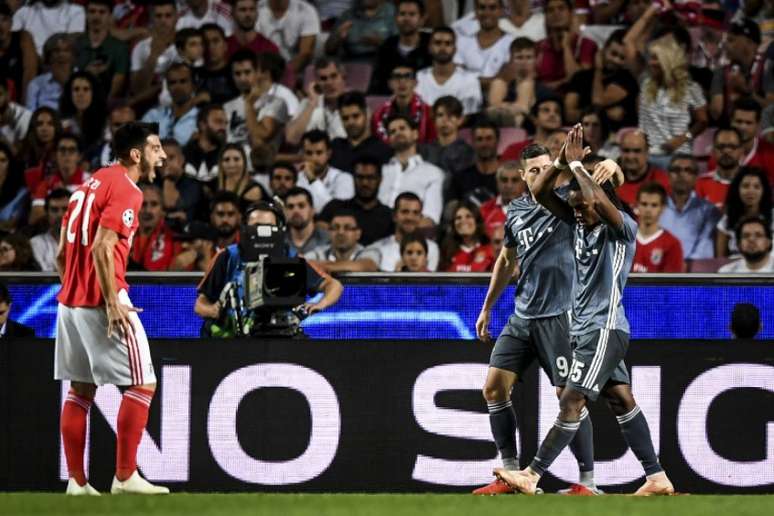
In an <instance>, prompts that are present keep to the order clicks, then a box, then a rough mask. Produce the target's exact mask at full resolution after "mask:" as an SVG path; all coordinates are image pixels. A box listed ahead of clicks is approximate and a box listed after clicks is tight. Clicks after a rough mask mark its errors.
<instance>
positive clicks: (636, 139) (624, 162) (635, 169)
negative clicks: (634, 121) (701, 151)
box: [618, 129, 670, 209]
mask: <svg viewBox="0 0 774 516" xmlns="http://www.w3.org/2000/svg"><path fill="white" fill-rule="evenodd" d="M619 164H620V165H621V170H623V173H624V178H625V179H626V182H625V183H624V184H623V185H621V186H619V187H618V197H619V198H620V199H621V200H622V201H623V202H625V203H626V204H628V205H629V206H630V207H631V208H632V209H636V207H637V192H638V191H639V189H640V187H641V186H642V185H644V184H645V183H650V182H653V181H655V182H657V183H659V184H660V185H661V186H663V187H664V189H666V191H667V192H669V191H670V190H669V188H670V187H669V176H668V175H667V173H666V172H665V171H663V170H661V169H660V168H656V167H654V166H653V165H651V164H649V163H648V139H647V137H646V136H645V133H644V132H642V131H641V130H639V129H634V130H631V131H627V132H626V133H624V134H623V136H622V137H621V158H620V159H619Z"/></svg>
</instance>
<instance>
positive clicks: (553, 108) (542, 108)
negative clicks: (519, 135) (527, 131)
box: [500, 97, 564, 161]
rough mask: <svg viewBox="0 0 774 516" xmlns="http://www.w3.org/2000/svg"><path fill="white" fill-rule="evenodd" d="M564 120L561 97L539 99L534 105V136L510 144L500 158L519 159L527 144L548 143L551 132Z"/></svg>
mask: <svg viewBox="0 0 774 516" xmlns="http://www.w3.org/2000/svg"><path fill="white" fill-rule="evenodd" d="M563 120H564V110H563V106H562V101H561V100H560V99H559V97H546V98H543V99H538V100H537V101H536V102H535V104H534V105H533V106H532V121H533V123H534V125H535V134H534V135H533V136H532V138H529V139H527V140H525V141H523V142H516V143H512V144H510V145H509V146H508V147H506V149H505V150H504V151H503V153H502V155H501V156H500V159H501V160H502V161H519V160H520V159H521V151H522V150H524V148H525V147H526V146H527V145H530V144H532V143H539V144H540V145H546V144H547V143H548V137H549V136H550V135H551V133H552V132H554V131H556V130H557V129H559V128H561V127H562V124H563Z"/></svg>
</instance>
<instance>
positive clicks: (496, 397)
mask: <svg viewBox="0 0 774 516" xmlns="http://www.w3.org/2000/svg"><path fill="white" fill-rule="evenodd" d="M481 392H482V394H483V395H484V399H485V400H486V401H487V402H489V403H494V402H497V401H505V400H507V399H508V389H507V388H506V387H505V386H504V385H501V384H489V383H487V384H486V385H484V388H483V389H482V390H481Z"/></svg>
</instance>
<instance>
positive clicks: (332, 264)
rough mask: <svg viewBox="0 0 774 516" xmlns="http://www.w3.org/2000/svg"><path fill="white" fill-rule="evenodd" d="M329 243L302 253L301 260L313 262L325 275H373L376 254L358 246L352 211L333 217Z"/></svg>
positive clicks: (358, 231) (376, 267) (371, 249)
mask: <svg viewBox="0 0 774 516" xmlns="http://www.w3.org/2000/svg"><path fill="white" fill-rule="evenodd" d="M328 231H329V232H330V235H331V243H330V245H327V246H320V247H318V248H316V249H313V250H312V251H311V252H309V253H306V254H305V255H304V258H306V259H307V260H312V261H314V262H317V264H318V265H319V266H320V267H321V268H322V269H323V270H324V271H325V272H328V273H334V272H376V271H378V270H379V266H378V265H377V263H379V258H380V256H379V253H378V251H376V250H375V249H373V248H366V247H364V246H363V244H360V243H358V241H359V240H360V235H361V233H362V232H361V230H360V227H359V226H358V224H357V217H356V216H355V213H354V212H351V211H341V212H339V213H337V214H336V215H334V216H333V218H332V219H331V225H330V226H329V227H328Z"/></svg>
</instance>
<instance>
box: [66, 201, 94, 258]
mask: <svg viewBox="0 0 774 516" xmlns="http://www.w3.org/2000/svg"><path fill="white" fill-rule="evenodd" d="M94 197H96V196H95V194H94V192H91V191H90V192H89V193H88V195H87V194H86V192H85V191H84V190H76V191H75V193H73V194H72V195H71V196H70V202H71V203H73V202H74V203H75V206H74V207H73V211H72V212H71V213H70V219H69V220H68V221H67V242H68V243H70V244H74V243H75V238H76V233H75V232H76V231H77V228H76V223H77V222H78V217H79V216H80V215H81V213H83V217H82V220H81V224H80V230H81V245H84V246H87V245H89V218H90V217H91V206H92V205H93V204H94ZM84 204H85V205H86V206H85V209H84Z"/></svg>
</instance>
